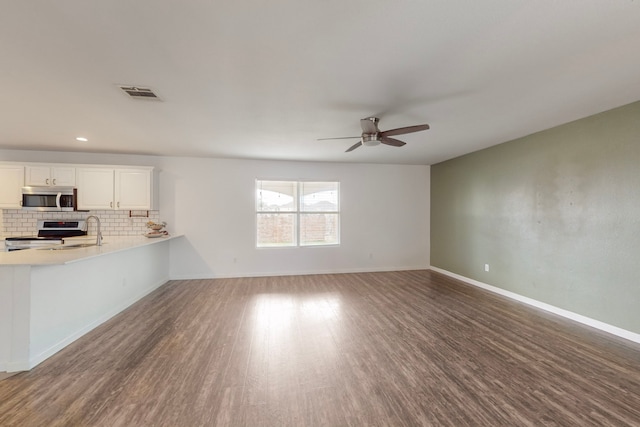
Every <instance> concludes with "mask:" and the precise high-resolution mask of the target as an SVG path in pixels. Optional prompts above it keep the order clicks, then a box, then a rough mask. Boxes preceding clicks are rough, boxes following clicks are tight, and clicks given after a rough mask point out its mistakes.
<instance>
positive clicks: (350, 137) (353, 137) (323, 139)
mask: <svg viewBox="0 0 640 427" xmlns="http://www.w3.org/2000/svg"><path fill="white" fill-rule="evenodd" d="M355 138H360V137H359V136H340V137H338V138H318V139H316V141H327V140H329V139H355Z"/></svg>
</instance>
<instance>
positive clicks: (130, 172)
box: [77, 167, 155, 210]
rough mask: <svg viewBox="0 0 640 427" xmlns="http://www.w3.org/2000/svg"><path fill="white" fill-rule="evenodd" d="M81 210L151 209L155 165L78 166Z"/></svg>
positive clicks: (79, 207)
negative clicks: (134, 166)
mask: <svg viewBox="0 0 640 427" xmlns="http://www.w3.org/2000/svg"><path fill="white" fill-rule="evenodd" d="M77 178H78V209H80V210H97V209H116V210H118V209H120V210H138V209H140V210H152V209H155V206H154V201H155V197H154V177H153V168H113V169H112V168H93V167H92V168H78V170H77Z"/></svg>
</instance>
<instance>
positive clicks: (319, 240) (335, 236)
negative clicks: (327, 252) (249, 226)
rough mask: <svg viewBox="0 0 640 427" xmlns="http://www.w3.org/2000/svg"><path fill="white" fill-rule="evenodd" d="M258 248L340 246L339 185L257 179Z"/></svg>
mask: <svg viewBox="0 0 640 427" xmlns="http://www.w3.org/2000/svg"><path fill="white" fill-rule="evenodd" d="M256 214H257V220H256V229H257V246H258V247H278V246H318V245H337V244H339V243H340V183H339V182H335V181H322V182H318V181H314V182H305V181H303V182H298V181H263V180H256Z"/></svg>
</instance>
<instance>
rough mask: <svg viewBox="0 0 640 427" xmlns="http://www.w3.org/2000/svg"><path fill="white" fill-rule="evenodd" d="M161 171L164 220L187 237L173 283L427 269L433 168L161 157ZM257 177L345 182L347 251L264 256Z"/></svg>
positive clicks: (175, 261)
mask: <svg viewBox="0 0 640 427" xmlns="http://www.w3.org/2000/svg"><path fill="white" fill-rule="evenodd" d="M161 167H162V173H161V178H160V184H161V194H162V196H161V200H160V203H161V210H162V219H163V220H165V221H167V222H169V223H170V224H175V227H176V231H177V232H180V233H184V234H185V236H186V237H187V238H186V239H184V240H182V242H183V243H184V244H183V245H181V246H180V245H174V246H173V247H172V250H173V251H174V252H173V253H172V270H171V276H172V277H174V278H202V277H227V276H251V275H280V274H299V273H300V274H304V273H321V272H351V271H376V270H394V269H412V268H427V267H428V266H429V199H430V195H429V187H430V186H429V175H430V171H429V166H398V165H363V164H342V163H340V164H336V163H303V162H276V161H251V160H222V159H193V158H163V159H162V166H161ZM257 178H258V179H292V180H337V181H340V190H341V245H340V246H339V247H324V248H323V247H311V248H309V247H307V248H269V249H267V248H261V249H257V248H256V247H255V199H254V197H255V180H256V179H257ZM167 198H168V199H169V200H175V203H174V204H173V205H171V206H169V205H168V204H165V203H164V202H163V200H166V199H167Z"/></svg>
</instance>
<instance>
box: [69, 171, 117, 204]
mask: <svg viewBox="0 0 640 427" xmlns="http://www.w3.org/2000/svg"><path fill="white" fill-rule="evenodd" d="M77 178H78V209H79V210H97V209H101V210H103V209H113V169H111V168H109V169H107V168H105V169H102V168H78V170H77Z"/></svg>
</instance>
